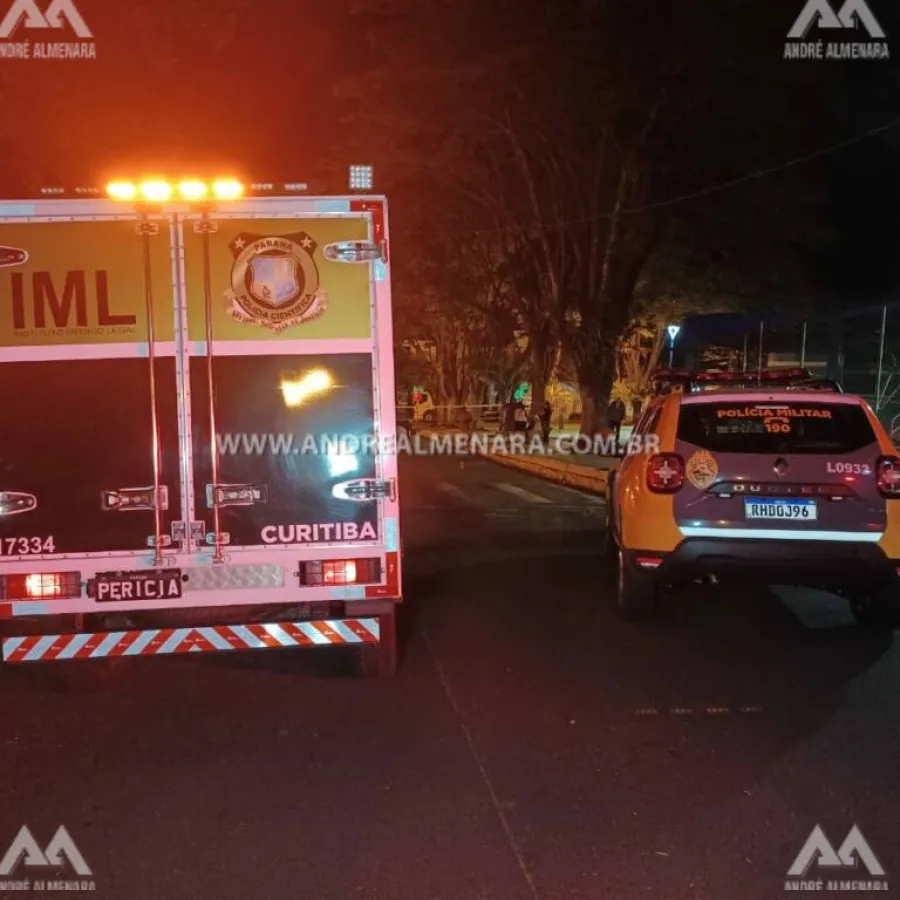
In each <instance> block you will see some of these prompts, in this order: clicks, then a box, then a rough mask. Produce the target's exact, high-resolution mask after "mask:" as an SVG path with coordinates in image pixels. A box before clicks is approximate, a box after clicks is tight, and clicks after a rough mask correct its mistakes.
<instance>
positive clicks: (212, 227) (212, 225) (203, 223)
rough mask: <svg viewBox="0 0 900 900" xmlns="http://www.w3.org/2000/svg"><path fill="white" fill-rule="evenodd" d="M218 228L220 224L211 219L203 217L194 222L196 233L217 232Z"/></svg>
mask: <svg viewBox="0 0 900 900" xmlns="http://www.w3.org/2000/svg"><path fill="white" fill-rule="evenodd" d="M218 230H219V226H218V224H217V223H216V222H213V221H211V220H210V219H201V220H200V221H199V222H194V234H204V233H205V234H215V233H216V232H217V231H218Z"/></svg>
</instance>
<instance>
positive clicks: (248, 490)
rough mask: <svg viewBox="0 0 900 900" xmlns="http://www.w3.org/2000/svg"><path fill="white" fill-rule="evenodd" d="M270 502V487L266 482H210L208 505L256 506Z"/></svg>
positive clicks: (207, 487) (207, 494) (210, 506)
mask: <svg viewBox="0 0 900 900" xmlns="http://www.w3.org/2000/svg"><path fill="white" fill-rule="evenodd" d="M268 502H269V488H268V486H267V485H265V484H208V485H207V486H206V505H207V506H208V507H209V508H210V509H212V508H213V507H214V506H256V505H257V504H262V503H268Z"/></svg>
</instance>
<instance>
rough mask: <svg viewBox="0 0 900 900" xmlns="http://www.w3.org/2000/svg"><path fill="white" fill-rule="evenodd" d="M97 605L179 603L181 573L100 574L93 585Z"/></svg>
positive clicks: (172, 571)
mask: <svg viewBox="0 0 900 900" xmlns="http://www.w3.org/2000/svg"><path fill="white" fill-rule="evenodd" d="M94 597H95V599H96V600H97V602H98V603H114V602H116V601H118V600H178V599H180V598H181V569H153V570H150V571H142V572H103V573H100V574H98V575H97V578H96V580H95V582H94Z"/></svg>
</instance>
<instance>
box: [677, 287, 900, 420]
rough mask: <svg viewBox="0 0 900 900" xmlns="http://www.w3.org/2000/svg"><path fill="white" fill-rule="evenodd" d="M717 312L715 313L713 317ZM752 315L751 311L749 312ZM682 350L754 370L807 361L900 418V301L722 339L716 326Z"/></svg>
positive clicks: (688, 361) (688, 359)
mask: <svg viewBox="0 0 900 900" xmlns="http://www.w3.org/2000/svg"><path fill="white" fill-rule="evenodd" d="M710 318H714V317H710ZM743 318H744V319H746V318H747V317H743ZM698 334H699V332H697V331H696V330H695V339H694V342H693V344H692V345H689V346H685V347H683V348H682V352H681V364H684V365H688V366H693V365H700V366H704V365H705V366H716V367H721V368H731V369H745V370H754V369H756V368H758V367H759V366H763V367H773V366H802V367H805V368H807V369H809V370H810V371H811V372H812V373H813V374H815V375H821V376H822V377H827V378H832V379H834V380H835V381H837V382H839V383H840V384H841V386H842V387H843V389H844V390H845V391H847V392H848V393H852V394H859V395H861V396H863V397H865V398H866V400H867V401H868V402H869V403H870V404H871V406H872V408H873V409H874V410H875V412H876V414H877V415H878V417H879V418H880V419H881V421H882V422H883V423H884V424H885V425H890V424H891V422H892V421H893V420H895V419H896V420H898V421H900V301H891V302H888V303H882V304H878V305H872V306H867V307H864V308H850V309H847V310H843V311H839V312H836V313H834V314H831V315H822V316H818V317H816V318H814V319H813V318H810V319H807V320H803V319H800V318H794V319H793V321H790V320H789V319H788V317H781V318H779V319H776V320H771V319H770V320H766V321H759V320H757V321H756V323H755V324H754V325H753V327H752V329H751V328H745V331H744V334H743V337H742V338H741V337H740V336H739V335H736V334H735V333H734V332H733V331H732V333H730V334H728V335H727V336H726V337H725V338H724V339H719V340H717V339H716V337H715V336H714V333H713V332H712V331H711V332H709V333H707V334H704V335H703V339H704V340H705V346H703V342H702V341H699V340H697V336H698Z"/></svg>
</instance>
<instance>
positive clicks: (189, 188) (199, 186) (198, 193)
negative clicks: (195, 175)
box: [178, 179, 209, 200]
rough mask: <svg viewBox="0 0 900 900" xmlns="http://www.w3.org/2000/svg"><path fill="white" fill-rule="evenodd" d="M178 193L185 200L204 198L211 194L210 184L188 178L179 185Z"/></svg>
mask: <svg viewBox="0 0 900 900" xmlns="http://www.w3.org/2000/svg"><path fill="white" fill-rule="evenodd" d="M178 193H179V194H180V195H181V196H182V197H183V198H184V199H185V200H202V199H203V198H204V197H206V196H207V194H209V185H208V184H206V182H205V181H197V180H195V179H187V180H186V181H182V182H181V183H180V184H179V185H178Z"/></svg>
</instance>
